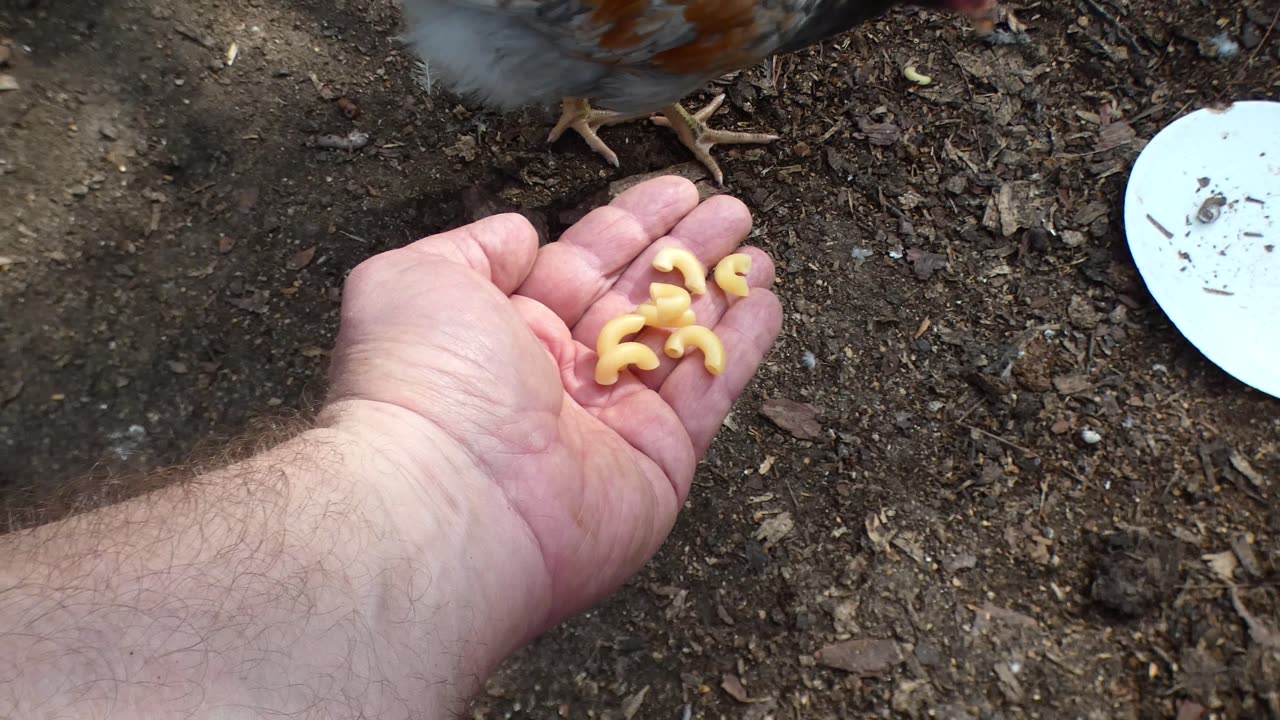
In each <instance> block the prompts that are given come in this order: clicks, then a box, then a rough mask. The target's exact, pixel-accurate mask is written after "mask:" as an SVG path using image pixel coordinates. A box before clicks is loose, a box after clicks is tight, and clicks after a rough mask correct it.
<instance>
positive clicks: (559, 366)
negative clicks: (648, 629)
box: [330, 178, 781, 622]
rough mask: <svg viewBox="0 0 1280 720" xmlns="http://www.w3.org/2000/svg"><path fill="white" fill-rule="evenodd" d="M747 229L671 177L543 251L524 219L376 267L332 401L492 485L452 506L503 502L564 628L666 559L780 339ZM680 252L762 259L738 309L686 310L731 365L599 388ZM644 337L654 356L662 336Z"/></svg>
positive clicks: (355, 316)
mask: <svg viewBox="0 0 1280 720" xmlns="http://www.w3.org/2000/svg"><path fill="white" fill-rule="evenodd" d="M750 226H751V218H750V214H749V213H748V211H747V209H746V207H745V206H743V205H742V203H740V202H739V201H737V200H734V199H732V198H729V197H726V196H721V197H715V198H712V199H710V200H708V201H706V202H704V203H702V204H699V203H698V196H697V191H696V190H695V189H694V187H693V185H692V184H690V183H689V182H687V181H685V180H681V179H678V178H660V179H657V180H652V181H649V182H647V183H644V184H642V185H639V186H637V187H635V188H633V189H631V190H629V191H628V192H626V193H624V194H623V195H621V196H619V197H618V198H617V199H616V200H614V202H613V203H611V204H610V205H609V206H607V207H603V208H599V209H597V210H595V211H593V212H592V213H590V214H589V215H587V216H586V217H585V218H583V220H581V221H580V222H579V223H577V224H576V225H574V226H573V227H572V228H570V229H569V230H568V231H566V232H565V233H564V235H563V236H562V237H561V238H560V240H559V241H558V242H555V243H552V244H550V245H547V246H545V247H543V248H542V249H541V250H539V249H538V246H537V236H536V234H535V233H534V231H533V229H532V227H530V226H529V224H528V223H527V222H526V221H524V219H523V218H520V217H519V216H516V215H502V216H495V217H491V218H488V219H486V220H482V221H480V222H477V223H474V224H472V225H468V226H465V227H462V228H459V229H457V230H453V231H450V232H447V233H443V234H441V235H436V236H433V237H429V238H426V239H423V240H420V241H418V242H416V243H413V244H411V245H409V246H406V247H404V248H401V249H399V250H395V251H392V252H389V253H385V254H383V255H379V256H377V257H375V258H373V259H371V260H369V261H367V262H365V263H364V264H362V265H361V266H360V267H358V268H356V270H355V271H353V273H352V275H351V277H350V278H349V280H348V283H347V288H346V296H345V298H344V305H343V315H342V329H341V332H340V335H339V338H338V344H337V349H336V351H335V355H334V367H333V371H332V391H331V396H330V402H331V403H334V404H341V403H349V402H357V403H371V404H377V405H380V406H385V407H387V408H393V409H395V410H396V411H408V412H407V413H406V416H411V417H412V420H410V421H407V422H406V423H405V425H404V429H403V432H404V433H405V436H404V437H403V438H402V439H400V440H399V441H401V442H404V443H409V444H413V443H418V444H423V443H428V444H433V445H440V444H447V445H450V446H451V450H453V451H456V452H457V455H458V456H459V457H463V458H465V459H466V464H469V465H471V466H472V468H473V469H478V470H479V471H481V472H480V473H478V474H474V475H468V474H466V473H461V472H459V473H455V475H456V476H458V477H463V476H466V477H469V478H473V479H471V480H467V481H465V482H464V481H463V480H461V479H459V480H458V481H457V482H458V484H459V486H458V487H456V488H451V489H450V490H449V491H450V492H456V493H465V492H467V488H466V482H487V483H493V484H496V485H497V486H498V487H499V488H500V489H501V491H502V494H503V496H504V497H505V498H506V500H507V502H508V503H509V505H508V507H507V508H493V512H494V513H495V514H499V515H500V514H504V513H505V514H507V517H505V518H503V520H505V521H507V522H513V523H523V524H524V525H525V526H527V529H528V534H527V537H528V540H529V542H532V543H535V544H536V547H537V548H538V551H539V552H540V555H541V557H542V560H543V562H544V563H545V566H546V572H547V578H548V580H549V582H550V585H551V591H552V593H551V599H552V617H550V618H548V621H549V622H554V621H556V620H558V619H561V618H563V617H565V616H567V615H569V614H572V613H573V612H576V611H577V610H580V609H582V608H583V607H585V606H586V605H588V604H590V603H592V602H594V601H596V600H597V599H599V598H600V597H601V596H603V595H604V594H605V593H607V592H608V591H610V590H612V589H614V588H616V587H617V586H618V585H619V584H621V582H622V581H623V580H625V578H626V577H627V576H629V575H630V574H632V573H634V572H635V571H636V570H638V569H639V567H640V566H641V565H642V564H643V563H644V562H645V561H646V560H647V559H648V558H649V557H650V556H652V555H653V553H654V552H656V551H657V549H658V547H659V546H660V545H661V543H662V541H663V539H665V538H666V536H667V534H668V532H669V531H670V529H671V527H672V525H673V524H674V522H675V518H676V514H677V512H678V510H679V508H680V506H681V504H682V503H683V502H684V499H685V497H686V495H687V494H688V492H689V486H690V483H691V481H692V478H693V471H694V466H695V464H696V462H697V458H698V457H699V456H700V455H701V454H702V453H703V452H704V451H705V450H706V448H707V446H708V445H709V444H710V442H711V439H712V437H713V436H714V435H715V433H716V431H717V430H718V428H719V426H720V423H721V421H722V420H723V419H724V417H725V415H726V414H727V413H728V411H729V409H730V407H731V405H732V403H733V401H734V400H735V399H736V398H737V397H738V395H739V394H740V393H741V392H742V390H743V388H744V387H745V386H746V384H747V382H748V381H749V380H750V379H751V377H752V375H753V374H754V373H755V370H756V368H757V367H758V365H759V363H760V361H761V359H762V357H763V356H764V354H765V353H766V352H767V350H768V348H769V347H770V346H771V345H772V343H773V340H774V339H775V337H776V336H777V333H778V331H779V326H780V324H781V309H780V307H779V304H778V301H777V299H776V298H775V297H774V295H773V294H772V293H771V292H769V291H768V290H767V288H768V287H769V286H770V285H771V284H772V282H773V278H774V275H773V264H772V262H771V261H770V260H769V258H768V257H767V256H766V255H764V253H762V252H760V251H759V250H755V249H752V248H747V249H740V248H739V247H738V246H739V244H740V243H741V242H742V241H743V240H744V239H745V238H746V236H747V233H748V231H749V230H750ZM670 245H678V246H682V247H685V248H687V249H689V250H690V251H692V252H693V253H694V254H695V255H697V256H698V257H699V258H700V259H701V260H702V261H703V262H704V263H706V264H708V265H712V264H714V263H715V262H716V261H717V260H719V259H720V258H721V257H723V256H725V255H727V254H729V253H731V252H735V251H741V252H748V253H750V254H751V255H752V256H753V259H754V262H753V266H752V270H751V273H750V274H749V276H748V281H749V283H750V285H751V286H752V287H753V289H754V288H758V290H755V291H753V292H752V293H751V295H750V296H749V297H747V298H744V299H736V300H733V301H730V300H729V299H728V298H726V296H725V295H724V294H723V293H722V292H721V291H720V290H719V288H717V287H715V286H714V284H712V286H711V287H710V288H709V289H708V292H707V294H706V295H704V296H701V297H696V298H695V302H694V307H693V309H694V311H695V312H696V313H697V316H698V322H699V324H702V325H706V326H708V327H712V328H713V329H714V330H715V332H716V333H717V334H718V335H719V336H720V337H721V339H722V340H723V342H724V345H725V350H726V354H727V357H728V368H727V369H726V371H725V373H724V374H723V375H721V376H719V377H713V376H712V375H710V374H709V373H707V372H706V371H705V370H704V369H703V367H702V357H701V355H700V354H698V353H693V354H691V355H690V356H689V357H686V358H685V359H683V360H680V361H673V360H669V359H664V361H663V365H662V366H661V367H659V368H658V369H657V370H654V371H650V372H643V373H637V374H636V375H634V376H633V375H631V374H630V373H624V374H623V377H622V379H621V380H620V381H619V382H618V384H616V385H613V386H610V387H602V386H599V385H597V384H596V383H595V382H594V378H593V375H594V365H595V360H596V355H595V352H594V349H593V348H594V346H595V339H596V335H597V334H598V333H599V331H600V328H601V327H602V326H603V325H604V323H605V322H607V321H608V320H610V319H612V318H614V317H616V316H618V315H620V314H623V313H626V312H630V311H631V310H632V309H633V308H635V306H636V305H638V304H639V303H641V302H643V301H645V300H646V299H648V287H649V283H651V282H654V281H658V280H662V281H665V282H679V281H678V280H677V279H673V276H671V275H669V274H662V273H658V272H657V271H655V270H653V269H652V267H651V261H652V258H653V255H654V254H655V253H656V252H657V251H658V250H659V249H660V248H662V247H666V246H670ZM637 339H638V340H639V341H641V342H645V343H646V344H648V345H650V347H653V348H654V349H655V350H656V351H657V352H658V355H659V357H662V352H661V346H662V342H663V340H664V339H665V332H663V331H659V330H654V329H646V330H645V331H644V332H643V333H642V334H641V335H640V336H639V338H637ZM476 476H478V477H480V478H481V479H480V480H478V481H477V480H475V479H474V477H476ZM511 514H514V515H515V516H516V517H510V515H511Z"/></svg>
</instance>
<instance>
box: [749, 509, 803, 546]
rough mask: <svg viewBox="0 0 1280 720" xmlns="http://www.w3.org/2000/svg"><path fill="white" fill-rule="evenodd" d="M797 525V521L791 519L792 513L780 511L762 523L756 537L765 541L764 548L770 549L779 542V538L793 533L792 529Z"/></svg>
mask: <svg viewBox="0 0 1280 720" xmlns="http://www.w3.org/2000/svg"><path fill="white" fill-rule="evenodd" d="M795 526H796V523H795V521H794V520H792V519H791V513H789V512H783V513H779V514H777V515H775V516H773V517H771V518H769V519H768V520H765V521H764V522H762V523H760V528H759V529H758V530H756V534H755V539H756V540H762V541H764V549H765V550H768V549H769V548H771V547H773V546H774V545H776V544H778V541H779V540H781V539H782V538H784V537H786V536H787V535H789V534H791V530H792V529H793V528H795Z"/></svg>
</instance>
